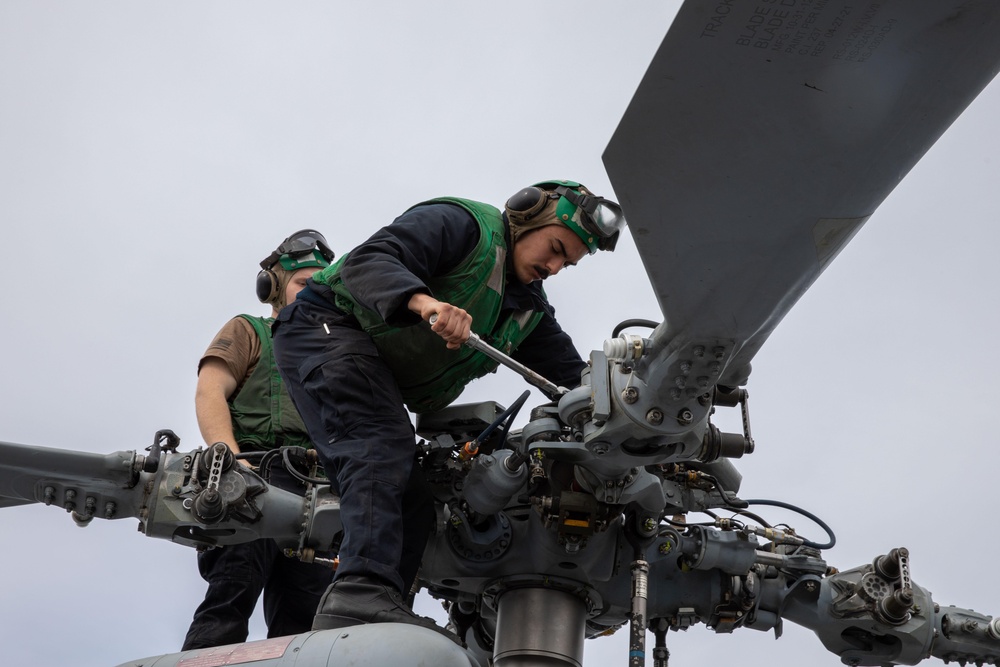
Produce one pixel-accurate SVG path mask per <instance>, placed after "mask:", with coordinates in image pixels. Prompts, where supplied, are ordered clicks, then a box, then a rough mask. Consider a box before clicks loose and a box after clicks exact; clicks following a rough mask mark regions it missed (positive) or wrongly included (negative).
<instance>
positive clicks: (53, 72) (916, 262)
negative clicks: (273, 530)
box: [0, 0, 1000, 667]
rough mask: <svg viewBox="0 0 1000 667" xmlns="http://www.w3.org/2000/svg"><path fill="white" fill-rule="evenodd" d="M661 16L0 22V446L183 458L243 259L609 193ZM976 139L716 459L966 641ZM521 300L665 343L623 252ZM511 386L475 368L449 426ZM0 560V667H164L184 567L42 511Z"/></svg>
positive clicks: (862, 269)
mask: <svg viewBox="0 0 1000 667" xmlns="http://www.w3.org/2000/svg"><path fill="white" fill-rule="evenodd" d="M678 5H679V3H678V2H676V1H667V0H658V1H654V0H630V1H629V2H628V3H611V2H599V1H596V0H575V1H573V2H546V3H544V4H543V3H537V2H526V1H521V0H506V1H505V2H501V3H479V2H469V1H466V2H457V1H455V2H451V1H449V2H433V3H423V2H412V1H399V2H379V1H370V2H365V3H339V2H326V3H317V2H296V3H280V4H279V3H262V2H252V1H246V0H241V1H240V2H212V3H202V2H198V3H196V2H173V3H165V2H160V3H135V2H125V1H123V2H107V1H100V2H88V3H55V2H49V1H46V0H8V1H6V2H3V3H2V4H0V251H2V260H0V286H3V288H2V289H0V306H2V308H0V312H2V313H3V326H2V328H0V332H2V333H0V336H2V338H0V340H2V342H3V347H4V349H5V352H6V353H5V354H4V355H3V361H2V362H0V368H2V377H3V383H2V385H0V440H2V441H7V442H16V443H25V444H32V445H41V446H47V447H57V448H64V449H80V450H85V451H90V452H100V453H108V452H112V451H116V450H123V449H124V450H130V449H144V448H145V447H147V446H148V445H149V444H150V443H151V442H152V438H153V434H154V432H155V431H156V430H158V429H163V428H170V429H173V430H174V431H176V432H177V433H178V434H179V435H180V436H181V438H182V443H181V446H182V449H193V448H195V447H197V446H200V445H201V444H202V443H201V442H200V439H199V435H198V430H197V426H196V423H195V418H194V403H193V395H194V387H195V379H196V376H195V371H196V364H197V360H198V358H199V357H200V355H201V354H202V352H203V351H204V349H205V347H206V346H207V345H208V343H209V341H210V340H211V339H212V337H213V335H214V334H215V332H216V331H217V330H218V329H219V327H221V326H222V324H223V323H224V322H225V321H226V320H227V319H229V318H230V317H231V316H233V315H235V314H237V313H240V312H248V313H255V314H266V313H267V309H266V308H265V307H264V306H262V305H261V304H259V303H258V302H257V301H256V299H255V297H254V290H253V284H254V278H255V276H256V273H257V263H258V262H259V261H260V259H261V258H262V257H264V256H266V255H267V254H268V253H269V252H270V251H271V250H272V249H273V248H274V246H275V245H276V244H277V243H278V242H280V241H281V240H282V238H284V237H285V236H287V235H288V234H289V233H290V232H292V231H295V230H297V229H300V228H303V227H314V228H317V229H319V230H321V231H323V232H324V233H325V234H326V236H327V238H328V239H329V241H330V242H331V245H332V246H333V247H334V249H335V250H336V251H338V253H339V252H342V251H345V250H348V249H350V248H351V247H352V246H353V245H355V244H357V243H358V242H360V241H362V240H364V239H365V238H366V237H367V236H368V235H370V234H371V233H372V232H373V231H375V230H376V229H377V228H378V227H380V226H382V225H384V224H387V223H388V222H390V221H391V220H392V219H393V218H394V217H395V216H396V215H398V214H399V213H401V212H402V211H403V210H405V209H406V208H407V207H409V206H410V205H412V204H414V203H416V202H419V201H421V200H423V199H427V198H430V197H434V196H438V195H446V194H447V195H460V196H466V197H470V198H475V199H479V200H482V201H488V202H493V203H495V204H497V205H500V204H502V203H503V201H504V200H505V199H506V198H507V197H508V196H509V195H510V194H512V193H513V192H515V191H516V190H518V189H519V188H521V187H522V186H524V185H528V184H530V183H533V182H536V181H539V180H543V179H551V178H570V179H575V180H579V181H582V182H583V183H585V184H587V185H588V186H589V187H590V188H591V189H592V190H594V191H596V192H597V193H599V194H605V195H611V196H613V193H612V192H611V188H610V184H609V182H608V179H607V176H606V174H605V172H604V168H603V165H602V163H601V160H600V156H601V153H602V152H603V150H604V147H605V146H606V145H607V142H608V139H609V138H610V136H611V134H612V132H613V131H614V129H615V127H616V125H617V123H618V120H619V118H620V117H621V114H622V112H623V111H624V109H625V107H626V105H627V104H628V101H629V99H630V97H631V95H632V92H633V91H634V90H635V87H636V85H637V84H638V82H639V80H640V78H641V76H642V74H643V72H644V71H645V68H646V65H647V64H648V62H649V60H650V59H651V57H652V55H653V53H654V51H655V49H656V47H657V46H658V44H659V42H660V40H661V39H662V38H663V35H664V34H665V33H666V30H667V27H668V26H669V24H670V21H671V18H672V17H673V15H674V13H675V12H676V10H677V7H678ZM928 94H933V91H928ZM997 118H1000V87H998V84H996V83H994V84H993V85H992V86H990V87H988V88H987V89H986V90H985V91H984V92H983V93H982V95H981V96H980V97H979V99H977V100H976V101H975V102H974V103H973V104H972V106H971V107H970V108H969V109H968V110H967V111H966V112H965V114H963V115H962V116H961V117H960V118H959V119H958V121H957V122H956V123H955V124H954V126H953V127H952V128H951V129H950V130H949V131H948V132H947V133H946V134H945V135H944V137H943V138H942V139H941V140H940V141H939V142H938V144H937V145H935V146H934V147H933V148H932V149H931V150H930V152H929V153H928V154H927V155H926V156H925V158H924V159H923V160H922V161H921V162H920V163H919V164H918V165H917V166H916V167H915V168H914V169H913V171H912V172H911V173H910V174H909V176H907V177H906V178H905V179H904V180H903V181H902V183H901V184H900V185H899V187H898V188H897V189H896V190H895V191H894V192H893V194H892V195H891V196H890V197H889V199H888V200H887V201H886V202H885V204H883V206H882V207H881V208H880V209H879V210H878V211H876V213H875V214H874V215H873V216H872V218H871V219H870V221H869V222H868V224H867V225H866V226H865V227H864V228H863V229H862V230H861V232H860V233H858V235H857V236H856V237H855V239H854V240H853V241H852V243H851V244H850V245H849V246H848V247H847V248H846V249H845V250H844V251H843V252H842V253H841V255H840V256H839V257H838V258H837V259H836V261H834V262H833V264H832V265H831V267H830V268H829V269H828V270H827V272H826V273H825V274H824V275H823V276H821V277H820V279H819V280H818V281H817V283H816V284H815V285H814V287H813V288H812V289H811V290H810V291H809V292H808V293H807V294H806V296H805V297H804V298H803V299H802V300H801V301H800V303H799V304H798V305H797V306H796V307H795V308H793V310H792V312H791V314H790V315H789V316H788V317H787V318H786V319H785V321H784V322H783V323H782V324H781V326H779V327H778V329H777V331H776V332H775V333H774V334H773V335H772V336H771V338H770V339H769V341H768V342H767V343H766V344H765V346H764V348H763V350H762V351H761V353H760V354H759V355H758V356H757V358H756V359H755V362H754V373H753V375H752V376H751V379H750V383H749V385H748V389H749V390H750V394H751V419H752V425H753V430H754V436H755V439H756V442H757V451H756V452H755V453H754V454H753V455H752V456H750V457H748V458H746V459H744V460H743V461H741V462H739V464H738V466H739V468H740V470H741V471H742V472H743V475H744V484H743V488H742V490H741V494H740V495H741V496H743V497H748V498H749V497H766V498H775V499H779V500H784V501H786V502H792V503H795V504H798V505H801V506H803V507H805V508H807V509H809V510H811V511H813V512H815V513H817V514H819V515H820V516H821V517H822V518H824V519H825V520H826V521H827V522H828V523H829V524H830V525H831V526H832V527H833V528H834V529H835V530H836V532H837V535H838V538H839V542H838V545H837V546H836V547H835V548H834V549H832V550H830V551H829V552H827V554H826V555H827V558H828V560H829V562H830V563H831V564H833V565H836V566H838V567H841V568H842V569H847V568H850V567H854V566H857V565H861V564H863V563H866V562H870V561H871V559H872V558H873V557H874V556H876V555H878V554H880V553H884V552H886V551H887V550H888V549H890V548H892V547H896V546H906V547H909V548H910V550H911V556H912V569H913V570H912V571H913V577H914V579H915V581H916V582H917V583H918V584H920V585H922V586H924V587H927V588H929V589H930V590H931V591H932V592H933V594H934V597H935V599H936V600H937V601H939V602H942V603H946V604H956V605H959V606H965V607H971V608H973V609H976V610H977V611H981V612H985V613H993V612H998V611H1000V595H998V590H997V586H996V583H995V576H994V574H993V571H994V569H995V563H996V556H995V554H996V553H997V549H998V547H1000V537H998V536H997V533H996V531H995V530H993V529H992V524H993V523H994V522H993V521H992V520H991V519H990V516H991V515H990V514H989V513H990V512H991V511H992V510H993V509H994V508H995V499H996V496H995V493H994V492H993V489H994V486H995V477H996V473H995V470H994V467H995V464H996V461H997V456H996V453H995V452H996V445H997V433H998V427H997V419H996V418H995V413H996V409H995V407H994V404H995V401H996V398H995V387H996V381H995V376H996V375H997V373H998V372H1000V353H998V345H997V342H996V336H997V331H998V317H997V298H996V296H995V291H996V290H995V288H996V284H997V271H998V269H997V266H998V264H1000V263H998V261H997V259H996V247H997V244H998V241H1000V232H998V227H1000V225H998V222H1000V221H998V214H997V209H998V206H1000V188H998V175H1000V162H998V160H1000V158H998V157H997V156H998V155H1000V138H998V133H997V132H996V130H995V128H996V119H997ZM546 288H547V291H548V293H549V296H550V298H551V300H552V302H553V303H554V304H555V306H556V308H557V311H558V314H559V318H560V321H561V322H562V324H563V326H564V328H566V329H567V330H568V331H569V332H570V333H571V334H572V335H573V337H574V339H575V341H576V343H577V346H578V347H579V349H580V350H581V352H582V353H583V354H585V355H586V354H587V353H588V352H589V350H591V349H595V348H600V345H601V342H602V341H603V340H604V339H605V338H606V337H608V336H609V335H610V331H611V329H612V328H613V327H614V326H615V325H616V324H617V323H618V322H620V321H621V320H623V319H626V318H632V317H639V318H648V319H659V318H660V313H659V311H658V308H657V306H656V301H655V300H654V299H653V296H652V292H651V290H650V288H649V286H648V283H647V282H646V280H645V275H644V273H643V271H642V267H641V264H640V263H639V261H638V256H637V254H636V252H635V246H634V244H633V242H632V240H631V238H630V237H628V236H626V237H625V238H624V239H623V240H622V242H621V243H620V244H619V249H618V251H617V252H615V253H614V255H607V254H602V255H601V256H598V257H596V258H593V259H587V260H585V261H584V262H583V263H582V264H581V266H580V267H578V268H575V269H573V270H572V271H570V272H567V273H566V274H563V275H560V276H558V277H556V278H554V279H552V280H551V281H549V284H547V285H546ZM522 387H523V383H522V382H521V381H520V380H519V378H517V377H515V376H513V375H512V374H510V373H506V372H505V371H504V370H502V369H501V371H500V372H499V373H498V374H496V375H493V376H490V377H489V378H487V379H485V380H483V381H480V382H478V383H476V384H475V385H474V386H473V387H472V388H470V390H469V391H468V392H467V393H466V394H465V395H464V396H463V400H486V399H493V400H497V401H498V402H500V403H503V404H509V403H510V402H511V401H512V400H513V399H514V398H515V397H516V396H517V394H518V393H519V392H520V391H521V390H522ZM764 514H765V515H767V516H770V515H769V514H768V513H767V512H764ZM786 518H787V517H785V516H782V517H780V518H778V519H776V520H784V519H786ZM793 525H795V526H796V527H797V528H798V529H799V530H800V532H802V533H804V534H806V535H807V536H810V537H812V538H813V539H816V540H821V538H822V535H821V534H820V533H819V531H818V529H815V528H814V527H812V526H811V525H809V523H808V522H807V521H805V520H801V521H800V520H796V521H794V522H793ZM0 536H2V540H3V543H2V545H3V547H2V550H0V663H3V664H7V665H26V664H34V665H43V666H44V665H57V664H74V665H77V666H79V667H91V666H99V665H100V666H106V665H109V664H116V663H119V662H122V661H125V660H128V659H133V658H139V657H143V656H147V655H155V654H159V653H166V652H172V651H176V650H178V649H179V647H180V644H181V641H182V639H183V636H184V633H185V631H186V629H187V626H188V624H189V622H190V617H191V614H192V612H193V611H194V608H195V606H196V605H197V604H198V603H199V602H200V600H201V597H202V595H203V591H204V584H203V582H202V581H201V579H200V578H199V577H198V574H197V569H196V565H195V554H194V552H193V550H190V549H188V548H185V547H181V546H178V545H174V544H170V543H167V542H164V541H160V540H152V539H148V538H145V537H143V536H141V535H139V534H137V533H136V531H135V522H134V520H122V521H113V522H108V521H101V520H98V521H94V522H93V525H91V526H90V527H88V528H86V529H80V528H77V527H76V526H75V525H74V524H73V523H72V521H71V520H70V518H69V517H68V516H67V515H66V514H65V513H64V512H62V511H61V510H59V509H56V508H47V507H42V506H37V505H36V506H29V507H20V508H13V509H7V510H3V511H0ZM654 585H655V584H654ZM435 605H436V603H434V602H426V603H422V611H423V612H424V613H431V612H432V611H434V610H435ZM263 633H264V627H263V623H262V622H261V621H260V619H259V618H255V621H254V625H253V635H252V638H260V637H262V636H263ZM651 641H652V636H650V642H651ZM668 643H669V646H670V649H671V652H672V655H673V660H672V662H671V664H673V665H675V666H681V665H691V664H696V663H697V664H725V663H729V662H735V661H739V663H740V664H742V665H746V666H747V667H752V666H755V665H775V664H815V665H838V664H840V663H839V660H838V659H837V658H836V656H834V655H832V654H829V653H827V652H826V651H825V650H824V649H823V648H822V646H821V645H820V644H819V642H818V640H816V639H815V638H814V637H813V636H812V634H811V633H809V632H808V631H805V630H803V629H801V628H797V627H795V626H791V625H790V624H789V625H786V627H785V636H784V637H783V638H782V639H781V640H780V641H778V642H774V640H773V637H772V636H770V635H766V634H761V633H758V632H754V631H750V630H742V631H739V632H737V633H736V634H735V635H733V636H717V635H715V634H714V633H712V632H710V631H707V630H706V629H705V627H704V626H697V627H695V628H693V629H691V630H690V631H688V632H687V633H681V634H672V635H671V636H670V637H669V638H668ZM626 646H627V633H626V632H625V631H622V632H620V633H619V634H618V635H617V636H615V637H613V638H610V639H604V640H598V641H594V642H588V644H587V654H586V666H587V667H597V666H598V665H601V666H603V665H614V664H619V665H624V664H625V662H626V660H627V648H626Z"/></svg>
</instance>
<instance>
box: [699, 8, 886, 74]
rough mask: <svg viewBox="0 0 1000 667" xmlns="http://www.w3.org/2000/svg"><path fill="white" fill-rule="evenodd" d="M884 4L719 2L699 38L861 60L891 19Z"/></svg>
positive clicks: (883, 35) (880, 38) (874, 46)
mask: <svg viewBox="0 0 1000 667" xmlns="http://www.w3.org/2000/svg"><path fill="white" fill-rule="evenodd" d="M883 5H885V3H884V2H843V1H842V0H840V1H838V0H752V1H751V0H719V1H718V2H717V3H716V5H715V7H714V9H712V10H710V11H709V16H708V18H707V20H706V21H705V23H704V25H703V27H702V30H701V34H700V37H701V38H707V39H713V40H722V41H725V42H729V43H731V44H734V45H736V46H739V47H744V48H747V49H757V50H761V51H768V52H771V53H781V54H785V55H792V56H805V57H812V58H819V57H825V58H831V59H834V60H843V61H850V62H864V61H865V60H867V59H868V58H870V57H871V56H872V55H873V54H874V53H875V52H876V51H877V50H878V47H879V45H880V44H881V43H882V42H883V41H884V40H885V38H886V37H887V36H888V35H889V33H890V32H891V31H892V28H893V25H894V24H895V23H896V19H895V18H893V17H891V16H887V15H885V14H886V12H885V11H884V8H883Z"/></svg>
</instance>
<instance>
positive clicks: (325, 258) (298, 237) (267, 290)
mask: <svg viewBox="0 0 1000 667" xmlns="http://www.w3.org/2000/svg"><path fill="white" fill-rule="evenodd" d="M332 261H333V251H332V250H330V246H329V245H327V243H326V239H325V238H324V237H323V235H322V234H320V233H319V232H317V231H316V230H315V229H302V230H300V231H297V232H295V233H294V234H292V235H291V236H289V237H288V238H286V239H285V240H284V241H282V242H281V245H279V246H278V247H277V248H275V250H274V252H272V253H271V254H270V255H268V256H267V257H265V258H264V259H262V260H261V261H260V273H258V274H257V298H258V299H260V301H261V303H269V304H271V305H272V306H274V307H275V309H277V310H281V308H283V307H284V306H286V305H287V304H286V303H285V288H286V287H287V286H288V283H289V281H290V280H291V279H292V274H294V273H295V272H296V271H298V270H299V269H306V268H309V267H317V268H320V269H322V268H325V267H327V266H330V262H332Z"/></svg>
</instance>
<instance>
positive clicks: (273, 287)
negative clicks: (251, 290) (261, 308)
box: [257, 269, 279, 303]
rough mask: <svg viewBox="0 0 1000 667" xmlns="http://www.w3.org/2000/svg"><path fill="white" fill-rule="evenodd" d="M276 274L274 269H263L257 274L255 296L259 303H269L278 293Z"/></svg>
mask: <svg viewBox="0 0 1000 667" xmlns="http://www.w3.org/2000/svg"><path fill="white" fill-rule="evenodd" d="M278 287H279V285H278V276H276V275H274V271H271V270H270V269H264V270H262V271H261V272H260V273H258V274H257V298H258V299H260V302H261V303H270V302H272V301H273V300H274V299H275V297H276V296H277V295H278Z"/></svg>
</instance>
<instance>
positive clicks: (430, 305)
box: [407, 293, 472, 350]
mask: <svg viewBox="0 0 1000 667" xmlns="http://www.w3.org/2000/svg"><path fill="white" fill-rule="evenodd" d="M407 307H408V308H409V309H410V310H411V311H412V312H414V313H416V314H417V315H420V319H422V320H424V321H425V322H430V321H431V316H432V315H437V317H436V318H435V319H434V322H433V323H431V331H433V332H434V333H436V334H437V335H438V336H441V338H444V339H445V341H446V342H447V343H448V349H449V350H457V349H458V348H460V347H461V346H462V343H464V342H465V341H467V340H468V339H469V334H471V333H472V315H469V314H468V313H467V312H465V311H464V310H463V309H461V308H459V307H458V306H453V305H451V304H450V303H446V302H444V301H438V300H437V299H435V298H434V297H432V296H430V295H429V294H422V293H421V294H414V295H413V296H412V297H410V301H409V303H408V304H407Z"/></svg>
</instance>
